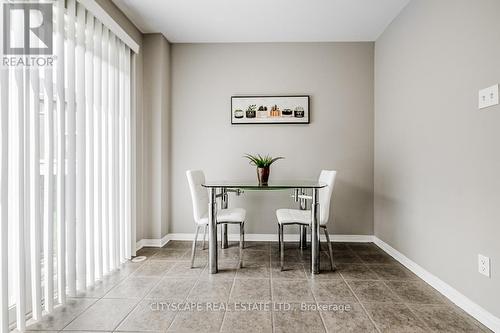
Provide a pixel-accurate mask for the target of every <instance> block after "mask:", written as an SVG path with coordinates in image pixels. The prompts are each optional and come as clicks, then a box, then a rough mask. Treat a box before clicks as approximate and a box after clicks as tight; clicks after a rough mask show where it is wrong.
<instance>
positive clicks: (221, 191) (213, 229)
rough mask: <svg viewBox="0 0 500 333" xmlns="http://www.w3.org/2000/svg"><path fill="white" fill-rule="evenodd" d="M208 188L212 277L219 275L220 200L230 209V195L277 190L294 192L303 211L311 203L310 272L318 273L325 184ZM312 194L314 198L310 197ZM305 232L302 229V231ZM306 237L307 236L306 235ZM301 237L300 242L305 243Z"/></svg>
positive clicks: (235, 183)
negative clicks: (308, 193)
mask: <svg viewBox="0 0 500 333" xmlns="http://www.w3.org/2000/svg"><path fill="white" fill-rule="evenodd" d="M202 185H203V187H205V188H207V189H208V192H209V196H208V198H209V199H208V240H209V247H208V266H209V272H210V274H215V273H217V270H218V268H217V267H218V265H217V253H218V249H217V199H220V200H221V201H220V207H221V209H225V208H227V207H228V192H236V193H237V194H240V193H241V192H242V191H259V192H265V191H278V190H294V197H295V200H296V201H300V202H301V205H300V208H301V209H306V205H305V200H311V272H312V273H313V274H319V267H320V266H319V258H320V247H319V189H321V188H323V187H326V186H327V185H326V184H324V183H319V182H317V181H308V180H302V181H300V180H297V181H295V180H290V181H274V182H269V184H267V185H261V184H259V183H257V182H252V181H207V182H205V183H204V184H202ZM307 192H310V193H311V195H307ZM222 228H223V230H222V234H223V236H222V247H224V246H226V247H227V229H226V226H225V225H222ZM301 230H302V228H301ZM303 236H304V237H305V233H304V234H303ZM302 239H303V238H302V235H301V241H302Z"/></svg>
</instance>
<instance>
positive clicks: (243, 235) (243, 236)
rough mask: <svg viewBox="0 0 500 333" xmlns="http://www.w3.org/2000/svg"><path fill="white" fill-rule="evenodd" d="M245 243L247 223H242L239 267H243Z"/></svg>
mask: <svg viewBox="0 0 500 333" xmlns="http://www.w3.org/2000/svg"><path fill="white" fill-rule="evenodd" d="M244 243H245V224H244V223H240V262H239V264H238V267H239V268H242V267H243V247H244Z"/></svg>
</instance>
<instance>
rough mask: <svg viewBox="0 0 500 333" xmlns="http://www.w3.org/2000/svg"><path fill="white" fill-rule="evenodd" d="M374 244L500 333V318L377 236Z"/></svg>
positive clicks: (374, 237) (374, 238)
mask: <svg viewBox="0 0 500 333" xmlns="http://www.w3.org/2000/svg"><path fill="white" fill-rule="evenodd" d="M373 242H374V243H375V244H376V245H377V246H379V247H380V248H381V249H382V250H384V251H385V252H387V253H388V254H389V255H391V256H392V257H393V258H394V259H396V260H397V261H399V262H400V263H401V264H402V265H403V266H405V267H406V268H408V269H409V270H410V271H412V272H413V273H415V274H416V275H417V276H418V277H420V278H421V279H422V280H424V281H425V282H427V283H428V284H429V285H430V286H431V287H433V288H434V289H436V290H437V291H439V292H440V293H441V294H443V295H444V296H445V297H446V298H448V299H449V300H450V301H452V302H453V303H455V304H456V305H457V306H458V307H460V308H461V309H462V310H464V311H465V312H467V313H468V314H469V315H471V316H472V317H474V318H476V319H477V320H478V321H479V322H480V323H482V324H483V325H485V326H486V327H488V328H489V329H491V330H492V331H493V332H500V318H497V317H495V316H494V315H493V314H492V313H490V312H488V311H487V310H485V309H484V308H482V307H481V306H479V305H478V304H476V303H474V302H473V301H471V300H470V299H469V298H467V297H466V296H465V295H463V294H461V293H460V292H459V291H458V290H456V289H455V288H453V287H452V286H450V285H449V284H447V283H446V282H444V281H443V280H441V279H439V278H438V277H437V276H435V275H433V274H431V273H430V272H428V271H427V270H425V269H424V268H423V267H421V266H420V265H418V264H417V263H415V262H414V261H412V260H411V259H409V258H408V257H406V256H405V255H404V254H402V253H401V252H399V251H398V250H396V249H394V248H393V247H392V246H390V245H389V244H387V243H385V242H384V241H382V240H381V239H379V238H377V237H376V236H373Z"/></svg>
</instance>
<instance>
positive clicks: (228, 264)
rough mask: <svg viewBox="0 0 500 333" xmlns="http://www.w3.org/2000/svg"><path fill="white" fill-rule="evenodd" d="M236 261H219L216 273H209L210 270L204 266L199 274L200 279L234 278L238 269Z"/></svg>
mask: <svg viewBox="0 0 500 333" xmlns="http://www.w3.org/2000/svg"><path fill="white" fill-rule="evenodd" d="M238 264H239V263H238V261H219V262H218V265H219V267H218V271H217V274H210V271H209V270H208V269H207V268H205V269H204V270H203V272H202V273H201V275H200V279H205V280H206V279H210V280H227V279H231V280H232V279H234V278H235V276H236V272H237V271H238V268H239V267H238Z"/></svg>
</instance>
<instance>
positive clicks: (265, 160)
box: [243, 154, 284, 168]
mask: <svg viewBox="0 0 500 333" xmlns="http://www.w3.org/2000/svg"><path fill="white" fill-rule="evenodd" d="M243 157H244V158H247V159H248V160H249V163H250V164H252V165H254V166H256V167H258V168H266V167H269V166H270V165H271V164H273V163H274V162H276V161H277V160H281V159H284V157H282V156H278V157H274V158H273V157H271V156H270V155H265V156H262V155H261V154H257V155H251V154H245V155H244V156H243Z"/></svg>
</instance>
